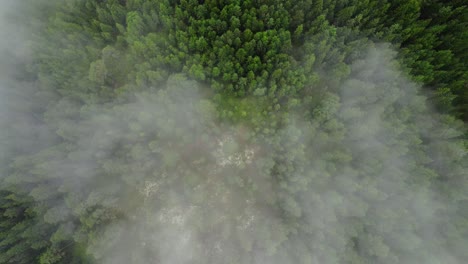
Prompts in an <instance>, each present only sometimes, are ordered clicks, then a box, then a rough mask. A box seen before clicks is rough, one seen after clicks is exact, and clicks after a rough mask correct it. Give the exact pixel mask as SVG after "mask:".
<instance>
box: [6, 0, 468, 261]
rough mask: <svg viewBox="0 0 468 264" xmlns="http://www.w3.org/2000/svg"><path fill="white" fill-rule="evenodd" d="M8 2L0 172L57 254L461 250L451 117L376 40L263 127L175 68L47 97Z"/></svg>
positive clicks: (392, 256) (462, 185)
mask: <svg viewBox="0 0 468 264" xmlns="http://www.w3.org/2000/svg"><path fill="white" fill-rule="evenodd" d="M13 5H14V1H2V6H1V7H0V16H1V17H2V19H1V20H0V21H1V22H2V23H0V40H1V42H0V43H1V45H0V61H1V62H0V96H1V97H0V110H1V111H0V118H1V119H0V131H1V134H0V135H1V142H2V143H1V148H0V152H1V163H0V164H1V166H2V170H1V173H2V176H1V177H0V178H1V179H2V180H3V181H2V185H5V186H8V188H10V187H11V186H17V187H15V188H20V189H21V188H23V191H24V192H25V193H28V197H30V198H31V199H32V200H33V203H34V204H37V205H38V206H40V208H42V209H43V212H42V213H37V214H36V215H35V217H37V221H38V222H41V223H45V225H47V226H48V227H50V226H53V227H51V230H52V229H53V231H51V232H50V234H51V237H52V238H51V240H52V241H54V243H57V244H59V245H60V246H61V247H60V248H58V249H57V251H56V252H61V251H60V250H62V251H63V250H65V249H66V248H67V247H70V245H72V244H74V243H75V244H77V245H80V247H81V248H83V249H82V250H83V252H85V253H84V254H86V255H89V256H91V258H92V259H93V261H94V262H95V263H161V264H176V263H180V264H185V263H255V264H264V263H265V264H266V263H274V264H276V263H278V264H279V263H317V264H318V263H320V264H322V263H323V264H331V263H369V262H367V261H372V263H415V264H416V263H444V264H452V263H453V264H457V263H462V260H461V259H460V256H465V255H466V253H464V250H465V249H466V248H464V245H466V244H464V243H465V242H464V241H465V240H462V239H461V238H460V235H459V234H458V233H457V232H458V230H457V229H456V228H457V227H459V230H465V229H463V228H462V225H463V224H464V222H463V221H466V213H465V212H461V211H460V210H459V209H457V208H459V207H458V204H459V203H460V204H461V203H464V202H465V201H466V199H467V197H466V194H467V193H468V184H467V181H466V176H468V175H467V168H466V164H468V162H467V155H466V149H465V148H464V147H463V142H464V141H463V133H464V129H465V128H464V125H463V123H462V122H461V121H459V120H456V119H455V118H453V117H450V116H448V115H442V114H439V113H437V112H435V111H434V110H433V109H432V108H433V107H432V106H431V104H430V102H428V101H427V97H426V96H425V95H424V94H423V92H422V90H421V86H420V84H416V83H414V82H412V81H410V79H409V77H408V76H406V74H405V73H404V72H403V71H402V70H401V69H400V68H399V65H398V63H397V59H396V56H397V52H398V51H395V50H393V48H392V47H391V45H390V44H369V46H368V47H367V48H365V51H364V52H362V54H364V55H363V56H361V58H360V59H356V60H355V61H353V62H352V63H350V64H349V70H350V74H349V76H348V77H346V78H344V79H343V80H340V82H339V85H338V86H337V87H336V88H335V89H332V90H330V91H327V92H325V93H317V96H319V97H320V100H319V101H320V103H319V104H318V105H314V106H313V107H309V108H308V109H307V110H306V111H301V110H296V109H294V108H291V109H288V110H284V111H285V113H286V114H285V116H286V115H287V116H288V118H284V119H281V125H279V126H278V129H277V130H275V131H269V132H268V133H266V132H265V133H264V132H262V131H260V132H259V131H257V130H255V129H253V128H251V127H249V125H248V124H247V122H245V123H242V122H238V123H235V122H232V121H229V120H225V119H223V118H222V117H221V115H220V114H219V112H220V110H222V109H221V107H220V106H219V105H217V104H216V103H215V102H214V100H212V98H211V97H210V96H209V94H210V93H209V92H207V91H206V89H207V88H206V85H205V84H204V83H200V82H197V81H195V80H193V79H191V78H190V77H188V76H187V75H186V74H181V73H171V74H170V76H169V77H168V78H167V81H166V82H164V83H162V84H161V85H160V86H158V87H154V86H151V87H147V89H143V91H142V92H130V93H125V94H123V95H121V97H119V96H117V97H115V98H113V99H112V100H110V101H106V102H97V103H87V104H82V103H80V102H79V101H78V100H74V99H70V98H66V97H63V98H59V97H58V96H57V94H54V93H53V92H50V91H49V90H48V89H47V88H48V87H44V83H43V82H42V83H41V82H40V81H39V80H36V79H34V78H32V77H31V75H30V73H28V69H24V68H21V67H19V66H18V67H15V65H19V64H21V63H24V61H28V60H29V59H30V57H34V56H33V55H34V54H30V50H29V49H28V48H27V47H25V45H24V43H25V41H26V40H25V34H23V32H21V30H16V29H18V28H19V27H18V26H16V27H15V26H12V25H11V24H7V22H4V20H5V19H4V17H5V16H7V15H8V10H11V9H12V8H14V7H13ZM5 21H6V20H5ZM8 21H11V20H8ZM8 23H10V22H8ZM19 43H23V45H20V44H19ZM26 46H27V45H26ZM321 74H322V75H323V76H327V75H328V74H329V73H328V72H322V73H321ZM333 85H334V84H330V85H329V86H330V87H333ZM129 98H130V99H129ZM252 100H256V99H252ZM445 227H449V228H453V230H451V231H450V232H442V230H444V228H445ZM447 234H449V235H453V238H452V237H444V238H445V240H443V241H451V243H450V242H449V243H440V241H441V240H440V236H448V235H447ZM463 236H464V235H463V234H462V235H461V237H463ZM457 239H459V240H457ZM60 243H62V244H60ZM414 252H418V253H417V254H414ZM57 255H58V253H57Z"/></svg>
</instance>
